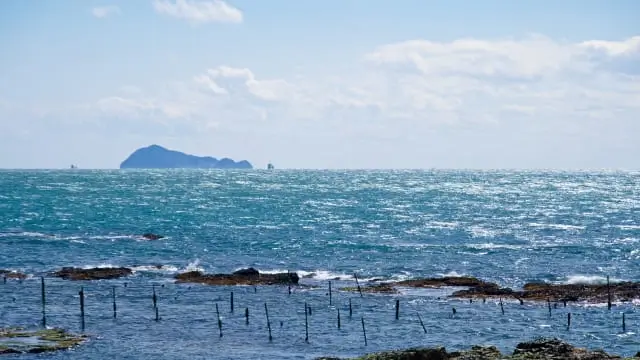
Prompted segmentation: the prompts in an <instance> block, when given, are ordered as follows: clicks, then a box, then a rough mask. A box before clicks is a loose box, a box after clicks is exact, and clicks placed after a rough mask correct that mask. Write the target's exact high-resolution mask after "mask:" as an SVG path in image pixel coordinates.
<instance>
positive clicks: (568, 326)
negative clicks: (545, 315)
mask: <svg viewBox="0 0 640 360" xmlns="http://www.w3.org/2000/svg"><path fill="white" fill-rule="evenodd" d="M570 327H571V313H568V314H567V330H569V328H570Z"/></svg>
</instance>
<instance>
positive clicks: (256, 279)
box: [175, 268, 300, 285]
mask: <svg viewBox="0 0 640 360" xmlns="http://www.w3.org/2000/svg"><path fill="white" fill-rule="evenodd" d="M175 279H176V282H178V283H198V284H206V285H287V284H292V285H293V284H298V281H299V280H300V277H299V276H298V274H297V273H295V272H293V273H277V274H261V273H260V272H259V271H258V270H256V269H254V268H248V269H242V270H238V271H236V272H234V273H232V274H204V273H202V272H200V271H189V272H186V273H182V274H177V275H176V276H175Z"/></svg>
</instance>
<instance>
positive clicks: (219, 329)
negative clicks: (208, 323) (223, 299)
mask: <svg viewBox="0 0 640 360" xmlns="http://www.w3.org/2000/svg"><path fill="white" fill-rule="evenodd" d="M216 316H217V317H218V332H220V337H222V320H220V310H219V309H218V303H216Z"/></svg>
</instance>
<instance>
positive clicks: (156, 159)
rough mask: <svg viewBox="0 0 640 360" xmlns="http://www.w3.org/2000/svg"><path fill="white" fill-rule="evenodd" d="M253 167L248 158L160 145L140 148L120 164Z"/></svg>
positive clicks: (131, 166)
mask: <svg viewBox="0 0 640 360" xmlns="http://www.w3.org/2000/svg"><path fill="white" fill-rule="evenodd" d="M183 168H188V169H253V166H252V165H251V163H250V162H248V161H246V160H242V161H238V162H235V161H234V160H232V159H229V158H222V159H220V160H218V159H216V158H214V157H210V156H202V157H201V156H195V155H189V154H185V153H182V152H180V151H175V150H169V149H167V148H164V147H162V146H159V145H151V146H147V147H144V148H140V149H138V150H136V151H134V152H133V154H131V155H129V157H128V158H127V159H126V160H125V161H123V162H122V163H121V164H120V169H183Z"/></svg>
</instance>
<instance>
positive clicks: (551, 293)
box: [340, 276, 640, 303]
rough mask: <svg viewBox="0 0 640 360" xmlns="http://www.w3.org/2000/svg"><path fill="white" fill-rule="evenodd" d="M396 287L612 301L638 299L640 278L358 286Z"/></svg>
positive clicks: (461, 294) (372, 289) (371, 288)
mask: <svg viewBox="0 0 640 360" xmlns="http://www.w3.org/2000/svg"><path fill="white" fill-rule="evenodd" d="M399 287H414V288H442V287H466V288H467V289H463V290H458V291H456V292H454V293H453V294H452V295H451V297H453V298H515V299H518V300H520V301H521V302H522V301H525V300H530V301H547V300H549V301H554V302H563V301H567V302H569V301H585V302H591V303H603V302H607V300H608V298H609V295H610V296H611V301H612V302H616V301H622V302H627V301H632V300H633V299H640V282H619V283H611V284H609V286H607V285H606V284H548V283H527V284H525V285H524V286H523V288H522V290H513V289H510V288H506V287H501V286H499V285H498V284H496V283H492V282H487V281H484V280H481V279H478V278H475V277H468V276H464V277H441V278H422V279H411V280H403V281H399V282H393V283H391V282H383V283H378V284H374V285H367V286H361V287H360V291H362V292H363V293H383V294H394V293H396V292H397V288H399ZM340 290H343V291H358V288H357V287H344V288H341V289H340Z"/></svg>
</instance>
